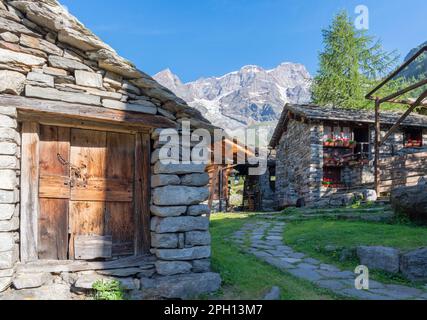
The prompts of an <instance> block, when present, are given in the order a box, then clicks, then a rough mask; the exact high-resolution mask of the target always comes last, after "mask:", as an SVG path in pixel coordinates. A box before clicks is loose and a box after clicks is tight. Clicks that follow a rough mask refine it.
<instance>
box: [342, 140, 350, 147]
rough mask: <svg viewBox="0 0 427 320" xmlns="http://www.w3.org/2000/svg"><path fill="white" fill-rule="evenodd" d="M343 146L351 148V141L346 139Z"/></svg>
mask: <svg viewBox="0 0 427 320" xmlns="http://www.w3.org/2000/svg"><path fill="white" fill-rule="evenodd" d="M343 146H344V147H346V148H348V147H350V140H348V139H344V140H343Z"/></svg>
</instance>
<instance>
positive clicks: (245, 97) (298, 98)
mask: <svg viewBox="0 0 427 320" xmlns="http://www.w3.org/2000/svg"><path fill="white" fill-rule="evenodd" d="M154 78H155V79H156V80H157V81H158V82H159V83H160V84H162V85H163V86H165V87H167V88H169V89H170V90H172V91H173V92H174V93H175V94H176V95H177V96H179V97H181V98H182V99H184V100H185V101H187V102H188V104H189V105H191V106H192V107H194V108H196V109H198V110H200V111H201V112H202V113H203V115H204V116H205V117H206V118H207V119H208V120H210V121H211V122H212V123H213V124H215V125H217V126H219V127H222V128H224V129H225V130H226V131H227V132H228V133H230V134H232V133H233V132H234V131H236V130H238V129H241V128H245V127H248V126H256V125H257V124H267V123H268V128H269V129H268V130H271V129H272V128H274V126H275V124H276V123H277V120H278V118H279V116H280V114H281V112H282V109H283V106H284V105H285V104H286V103H288V102H290V103H306V102H309V100H310V95H311V94H310V86H311V81H312V78H311V76H310V74H309V73H308V71H307V70H306V68H305V66H303V65H301V64H294V63H283V64H281V65H279V66H278V67H276V68H274V69H271V70H264V69H263V68H261V67H259V66H253V65H249V66H244V67H243V68H241V69H240V70H239V71H234V72H231V73H228V74H226V75H224V76H222V77H218V78H216V77H210V78H202V79H199V80H197V81H194V82H189V83H183V82H182V81H181V80H180V79H179V77H178V76H176V75H175V74H173V73H172V71H171V70H169V69H166V70H164V71H161V72H159V73H158V74H156V75H155V76H154ZM263 126H264V125H263Z"/></svg>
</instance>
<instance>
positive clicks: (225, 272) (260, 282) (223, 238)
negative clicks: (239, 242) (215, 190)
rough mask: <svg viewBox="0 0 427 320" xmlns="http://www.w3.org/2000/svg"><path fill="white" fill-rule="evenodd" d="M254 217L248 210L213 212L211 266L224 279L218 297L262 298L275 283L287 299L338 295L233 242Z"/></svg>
mask: <svg viewBox="0 0 427 320" xmlns="http://www.w3.org/2000/svg"><path fill="white" fill-rule="evenodd" d="M252 219H255V218H254V217H253V216H250V215H248V214H215V215H213V216H212V224H211V233H212V250H213V253H212V266H213V270H214V271H216V272H219V273H220V274H221V278H222V280H223V287H222V290H221V292H219V293H218V294H217V295H216V297H215V298H220V299H231V300H234V299H249V300H251V299H262V298H263V296H264V295H265V294H266V293H267V292H268V291H269V290H270V289H271V288H272V287H273V286H278V287H280V289H281V293H282V296H281V298H282V299H284V300H331V299H337V296H335V295H334V294H333V293H331V292H329V291H326V290H322V289H319V288H317V287H315V286H314V285H312V284H310V283H309V282H306V281H303V280H299V279H297V278H295V277H293V276H291V275H289V274H286V273H283V272H282V271H280V270H278V269H276V268H275V267H272V266H270V265H268V264H266V263H264V262H262V261H260V260H258V259H257V258H255V257H254V256H252V255H249V254H245V253H243V252H242V251H241V250H240V249H239V248H238V247H237V246H236V245H234V244H232V242H231V241H230V240H229V239H228V238H230V237H231V236H232V234H233V233H234V232H235V231H237V230H239V229H240V228H241V227H242V226H243V225H244V224H245V223H246V222H248V221H251V220H252Z"/></svg>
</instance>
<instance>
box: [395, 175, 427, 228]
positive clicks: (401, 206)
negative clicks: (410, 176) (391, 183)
mask: <svg viewBox="0 0 427 320" xmlns="http://www.w3.org/2000/svg"><path fill="white" fill-rule="evenodd" d="M426 195H427V184H425V183H424V184H419V185H417V186H414V187H400V188H396V189H394V190H393V191H392V193H391V204H392V206H393V208H394V209H395V210H396V211H398V212H400V213H403V214H405V215H407V216H408V217H409V218H410V219H411V220H413V221H415V222H421V223H427V196H426Z"/></svg>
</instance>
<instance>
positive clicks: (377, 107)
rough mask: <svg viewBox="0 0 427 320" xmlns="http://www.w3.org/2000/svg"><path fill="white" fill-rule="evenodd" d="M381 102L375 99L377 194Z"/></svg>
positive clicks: (375, 174)
mask: <svg viewBox="0 0 427 320" xmlns="http://www.w3.org/2000/svg"><path fill="white" fill-rule="evenodd" d="M380 108H381V103H380V101H379V100H378V99H377V100H375V158H374V183H375V191H376V193H377V195H379V194H380V168H379V160H380V140H381V123H380Z"/></svg>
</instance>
